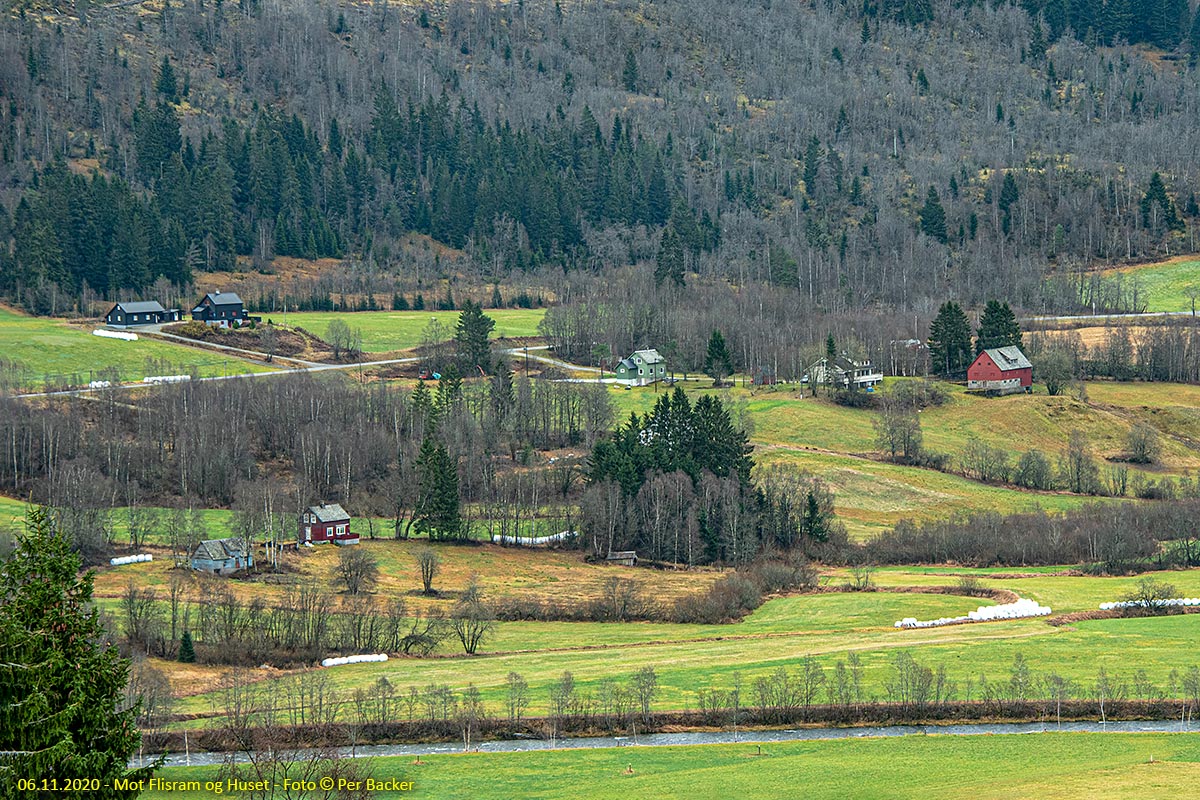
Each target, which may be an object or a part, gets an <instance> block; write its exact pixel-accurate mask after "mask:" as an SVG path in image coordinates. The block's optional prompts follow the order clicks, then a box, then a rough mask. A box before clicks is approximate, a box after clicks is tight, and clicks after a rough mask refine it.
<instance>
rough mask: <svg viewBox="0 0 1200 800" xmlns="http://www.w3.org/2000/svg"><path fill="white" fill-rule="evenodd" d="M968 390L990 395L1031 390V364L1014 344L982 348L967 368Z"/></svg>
mask: <svg viewBox="0 0 1200 800" xmlns="http://www.w3.org/2000/svg"><path fill="white" fill-rule="evenodd" d="M967 390H968V391H976V392H984V393H986V394H991V395H1000V394H1015V393H1017V392H1025V393H1029V392H1032V391H1033V364H1031V363H1029V359H1028V358H1026V357H1025V354H1024V353H1022V352H1021V348H1019V347H1015V346H1009V347H993V348H991V349H989V350H984V351H983V352H982V353H980V354H979V355H978V356H976V357H975V360H974V361H972V362H971V366H969V367H967Z"/></svg>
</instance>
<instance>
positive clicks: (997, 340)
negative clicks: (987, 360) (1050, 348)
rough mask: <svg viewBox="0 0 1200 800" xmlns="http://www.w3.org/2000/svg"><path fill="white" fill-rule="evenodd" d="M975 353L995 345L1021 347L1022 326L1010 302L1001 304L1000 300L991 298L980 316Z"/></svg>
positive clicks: (977, 353)
mask: <svg viewBox="0 0 1200 800" xmlns="http://www.w3.org/2000/svg"><path fill="white" fill-rule="evenodd" d="M976 334H977V336H976V340H975V355H979V354H980V353H982V352H983V351H984V350H990V349H992V348H994V347H1020V346H1021V326H1020V325H1019V324H1018V323H1017V317H1016V315H1015V314H1013V311H1012V309H1011V308H1009V307H1008V303H1004V304H1003V305H1001V303H1000V301H999V300H989V301H988V303H987V306H986V307H985V308H984V309H983V314H981V315H980V317H979V330H978V331H977V332H976Z"/></svg>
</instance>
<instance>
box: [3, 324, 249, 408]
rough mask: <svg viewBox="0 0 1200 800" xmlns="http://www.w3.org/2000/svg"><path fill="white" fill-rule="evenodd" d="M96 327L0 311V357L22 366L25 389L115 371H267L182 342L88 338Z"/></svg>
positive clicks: (139, 374)
mask: <svg viewBox="0 0 1200 800" xmlns="http://www.w3.org/2000/svg"><path fill="white" fill-rule="evenodd" d="M94 327H95V326H81V325H75V324H71V323H68V322H66V321H64V320H61V319H51V318H47V317H31V316H26V315H24V314H18V313H16V312H14V311H11V310H9V309H6V308H0V354H2V355H3V356H4V357H5V358H8V359H12V360H14V361H16V362H18V363H19V364H20V365H21V366H22V367H23V370H24V378H23V380H22V383H23V384H26V385H27V388H33V387H39V386H42V385H43V384H45V383H46V382H47V381H48V380H49V381H53V382H55V383H56V384H57V383H67V384H70V385H79V384H81V383H84V384H86V383H87V382H88V381H89V380H91V379H92V378H96V377H101V373H102V372H103V371H104V370H108V369H116V370H118V371H119V373H120V378H121V380H122V381H138V380H141V379H142V378H144V377H146V376H147V375H173V374H184V373H189V374H190V373H192V372H196V373H197V374H199V375H201V376H209V375H222V374H228V375H234V374H242V373H245V372H260V371H264V370H266V369H267V367H264V366H261V365H256V364H252V363H250V362H247V361H242V360H241V359H239V358H231V357H229V356H225V355H221V354H218V353H215V352H211V351H207V350H201V349H198V348H194V347H188V346H187V345H183V344H173V343H171V342H165V341H161V340H151V339H146V338H141V339H139V340H138V341H136V342H126V341H121V340H120V339H104V338H101V337H99V336H93V335H92V330H93V328H94Z"/></svg>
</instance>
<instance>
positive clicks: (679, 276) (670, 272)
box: [654, 225, 684, 286]
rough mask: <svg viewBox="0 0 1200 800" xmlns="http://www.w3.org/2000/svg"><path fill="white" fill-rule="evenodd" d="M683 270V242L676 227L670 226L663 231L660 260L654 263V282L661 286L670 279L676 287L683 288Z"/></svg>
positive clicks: (659, 251)
mask: <svg viewBox="0 0 1200 800" xmlns="http://www.w3.org/2000/svg"><path fill="white" fill-rule="evenodd" d="M683 270H684V256H683V242H682V241H680V239H679V235H678V234H677V233H676V232H675V227H674V226H673V225H668V226H667V227H666V230H664V231H663V235H662V242H661V243H660V244H659V246H658V258H657V259H655V262H654V282H655V283H656V284H661V283H662V282H663V281H665V280H667V279H670V281H671V282H672V283H674V284H675V285H676V286H683V284H684V277H683Z"/></svg>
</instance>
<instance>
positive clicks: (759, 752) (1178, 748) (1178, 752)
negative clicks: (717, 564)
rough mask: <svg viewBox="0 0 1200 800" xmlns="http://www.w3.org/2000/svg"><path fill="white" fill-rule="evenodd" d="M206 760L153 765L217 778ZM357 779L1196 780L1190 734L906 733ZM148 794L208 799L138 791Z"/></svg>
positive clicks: (1063, 793) (983, 785)
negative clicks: (187, 764) (196, 763)
mask: <svg viewBox="0 0 1200 800" xmlns="http://www.w3.org/2000/svg"><path fill="white" fill-rule="evenodd" d="M217 771H218V770H217V769H216V768H213V767H174V768H169V769H163V770H160V771H159V773H158V776H159V777H161V778H164V779H167V780H172V781H182V780H195V781H201V782H203V781H206V780H216V779H217ZM363 775H364V777H367V776H369V777H371V778H373V779H375V780H388V779H394V780H405V781H413V783H414V786H413V789H412V791H411V793H406V794H395V795H385V796H394V797H403V796H411V797H424V798H438V799H439V800H457V799H458V798H462V799H463V800H467V798H469V799H470V800H490V798H513V797H521V798H531V799H533V798H537V799H538V800H553V799H555V798H564V800H567V799H573V798H577V797H584V796H586V797H588V798H595V800H606V799H607V798H612V800H625V798H630V797H639V798H641V797H655V798H679V799H680V800H701V799H707V798H713V800H723V799H724V798H729V797H794V796H803V797H805V798H814V799H819V798H830V799H831V800H834V799H835V798H836V799H838V800H840V799H841V798H847V797H854V798H889V799H895V800H903V798H912V799H913V800H918V799H919V800H959V799H961V800H1012V798H1044V797H1050V796H1053V797H1055V798H1057V799H1059V800H1091V798H1095V797H1105V798H1114V799H1115V800H1119V799H1121V798H1130V800H1134V799H1136V800H1141V798H1147V797H1185V796H1187V795H1189V794H1190V793H1191V792H1192V790H1193V787H1194V786H1195V782H1196V780H1197V779H1198V778H1200V741H1197V740H1196V737H1194V736H1181V735H1172V734H1115V733H1104V734H1088V733H1044V734H1037V735H1025V736H945V735H943V736H938V735H929V736H907V737H903V738H862V739H859V738H853V739H844V740H836V741H821V742H786V743H772V744H765V745H762V747H761V748H759V747H758V746H757V745H753V744H728V745H693V746H679V747H620V748H604V749H590V750H542V751H534V752H524V753H465V754H438V755H428V756H422V757H421V758H420V760H419V763H417V762H416V760H415V759H414V758H413V757H412V756H393V757H388V758H378V759H373V760H371V761H370V762H369V764H366V765H364V769H363ZM142 797H145V798H153V799H154V800H158V799H159V798H161V800H167V798H177V799H178V800H191V799H192V798H197V799H198V798H201V797H205V798H207V797H211V794H210V793H205V792H203V791H201V792H169V793H168V792H161V791H160V792H155V791H148V792H145V793H144V794H143V795H142Z"/></svg>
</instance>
